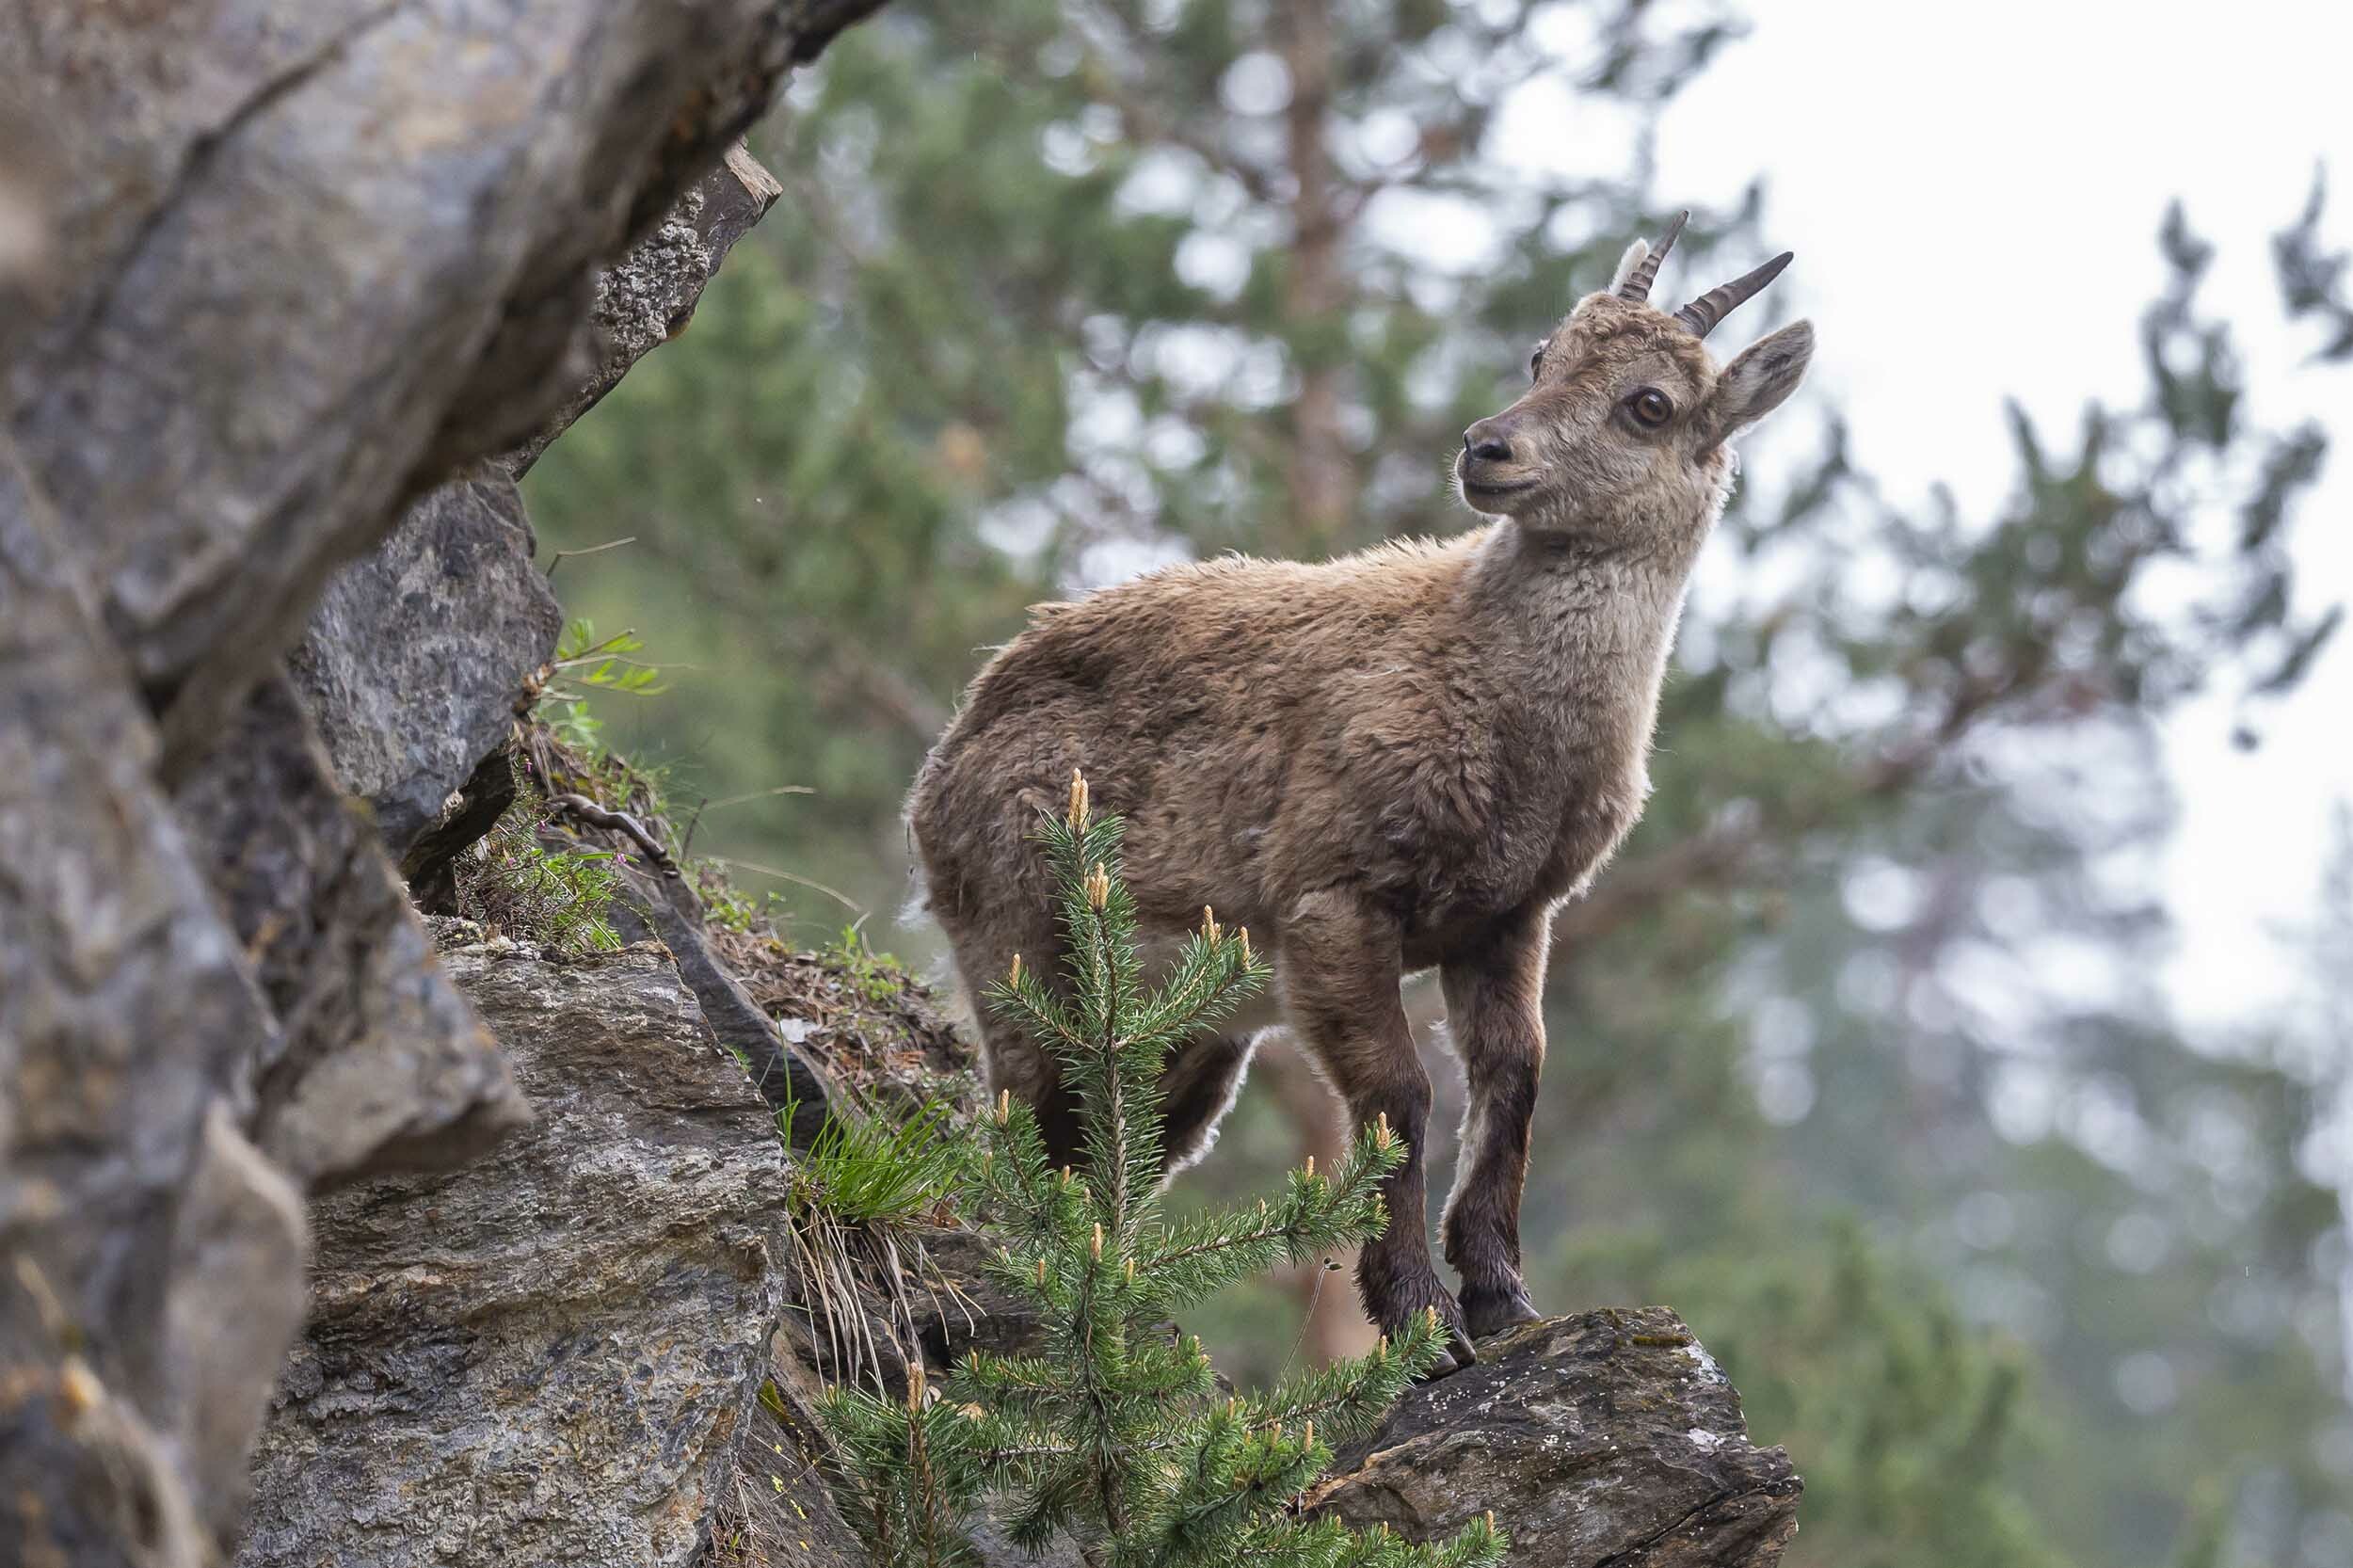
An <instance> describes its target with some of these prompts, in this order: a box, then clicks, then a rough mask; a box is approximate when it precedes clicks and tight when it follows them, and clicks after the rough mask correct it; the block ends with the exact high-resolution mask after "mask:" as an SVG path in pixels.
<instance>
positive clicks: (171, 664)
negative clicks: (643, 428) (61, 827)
mask: <svg viewBox="0 0 2353 1568" xmlns="http://www.w3.org/2000/svg"><path fill="white" fill-rule="evenodd" d="M871 8H872V5H871V3H870V4H864V5H857V6H847V7H845V6H840V5H815V4H810V3H808V0H797V3H794V4H790V5H778V4H776V3H775V0H596V3H593V4H582V3H580V0H515V3H513V4H508V5H501V6H495V7H488V8H486V7H482V6H478V5H474V4H471V3H469V0H416V3H413V4H407V5H383V4H377V3H375V0H300V3H295V0H214V3H212V4H207V5H201V6H180V7H174V6H152V5H141V6H103V7H93V6H88V5H86V4H83V3H82V0H28V3H26V4H23V5H17V6H11V7H9V8H7V9H5V10H0V58H5V59H8V60H11V61H24V62H28V64H29V68H30V69H29V71H28V72H24V73H21V74H20V78H19V79H20V80H21V81H23V82H24V88H23V90H24V91H25V92H26V93H27V94H29V95H30V96H29V99H28V102H27V104H26V105H25V108H24V122H25V123H30V124H37V125H40V126H43V127H48V128H51V131H52V134H51V136H50V137H49V145H47V146H45V147H44V148H43V149H41V151H40V161H41V162H42V164H43V165H44V167H47V166H52V165H54V166H55V174H54V176H53V180H52V184H54V186H55V188H56V190H57V191H58V192H59V193H61V195H60V198H59V200H58V207H59V211H58V212H57V213H56V221H55V226H56V230H57V231H58V232H59V234H60V235H61V239H60V242H59V243H58V244H57V245H56V247H55V248H54V252H55V253H54V254H53V255H52V257H51V261H50V267H49V273H48V276H49V280H50V286H51V291H52V293H53V295H54V299H53V308H52V311H51V312H50V316H49V320H48V321H47V323H46V324H45V325H44V328H43V329H42V330H40V332H38V333H36V334H34V335H33V336H32V337H31V339H30V341H29V342H28V343H26V344H25V345H24V348H23V350H22V351H20V352H18V353H16V354H14V355H13V356H12V362H10V363H9V364H8V365H5V366H0V424H7V425H8V427H9V428H10V429H11V430H12V431H13V433H14V435H15V438H16V440H17V441H18V444H19V446H20V449H21V451H22V454H23V456H24V461H25V463H26V465H27V466H28V468H29V469H30V471H31V472H32V474H33V476H34V478H35V480H36V482H37V483H38V484H40V487H41V488H43V489H44V490H45V491H46V492H47V493H48V495H49V497H50V499H51V500H52V501H53V502H54V503H55V504H56V506H57V508H58V510H59V511H60V513H61V514H62V515H64V516H65V517H67V518H69V519H71V520H73V521H74V522H75V524H76V541H75V542H76V548H77V552H78V553H79V554H80V556H81V560H82V564H83V566H84V568H85V569H86V570H87V571H88V575H89V579H90V582H91V584H93V586H94V588H95V589H96V591H97V593H98V595H99V602H100V603H101V605H102V606H103V608H104V619H105V622H106V624H107V625H108V627H109V628H110V629H111V631H112V632H113V634H114V637H115V639H116V640H117V641H118V642H119V643H120V645H121V646H122V648H124V650H125V652H126V654H127V656H128V657H129V660H130V663H131V665H132V668H133V670H134V673H135V675H136V679H137V680H138V681H139V683H140V685H141V686H142V688H143V689H144V690H145V691H146V692H147V693H148V695H149V696H150V699H151V701H152V702H153V703H154V704H155V706H156V707H157V708H158V710H159V711H160V712H161V715H162V718H163V731H164V738H165V743H166V744H165V761H166V766H167V768H168V769H176V768H178V767H179V766H181V765H182V763H183V761H184V760H192V759H193V758H194V757H195V756H197V755H199V754H200V753H201V751H202V750H203V749H205V747H207V746H208V745H209V744H211V743H212V741H213V740H214V739H216V736H217V734H218V731H219V727H220V726H221V724H222V723H223V722H224V721H225V720H226V718H227V717H228V714H229V712H231V711H232V709H233V708H234V707H235V705H236V703H237V701H238V699H239V697H240V696H242V694H243V692H244V690H245V689H246V687H247V686H248V684H249V683H250V682H251V681H252V680H255V679H256V678H257V677H258V676H259V675H260V674H261V673H262V672H263V671H264V670H265V669H266V668H267V667H268V666H269V664H270V663H271V662H272V661H273V660H275V659H276V658H277V657H278V656H279V655H280V654H281V653H283V652H284V651H285V650H286V648H288V647H289V646H290V645H291V644H292V643H293V641H294V639H295V636H296V633H297V632H298V631H299V629H300V628H301V626H302V624H303V622H304V621H305V620H306V619H307V618H308V616H309V613H310V608H311V604H312V600H313V599H314V598H315V597H316V596H317V594H318V592H319V590H320V589H321V587H322V586H323V585H324V584H325V581H326V578H327V575H328V572H329V571H330V570H331V569H332V568H334V567H335V566H336V565H337V564H338V563H340V562H341V561H342V560H344V559H346V558H348V557H350V556H351V555H353V554H355V553H357V552H360V550H362V549H364V548H366V547H367V546H368V545H370V544H372V543H373V542H374V541H375V540H376V539H377V538H378V537H380V536H382V535H383V533H384V532H385V530H386V528H387V527H389V525H390V524H391V522H392V520H393V518H394V516H395V515H396V513H397V509H398V506H399V504H401V503H402V502H403V501H405V500H407V499H409V498H411V497H413V496H414V495H415V494H416V493H417V492H418V491H420V490H422V489H424V488H426V487H429V486H431V485H433V484H437V483H439V482H440V480H441V479H442V478H443V477H445V476H446V475H447V474H448V473H449V472H451V471H452V470H453V469H454V468H455V467H456V466H457V465H458V464H460V463H463V462H465V461H467V460H469V459H472V458H475V457H483V456H491V455H493V454H496V453H498V452H501V451H504V450H505V449H507V448H509V447H511V446H513V445H514V444H515V443H516V442H517V441H520V440H522V439H523V438H524V437H526V436H527V435H528V434H529V433H530V432H531V431H532V430H534V429H536V427H537V426H538V425H539V424H541V423H542V422H543V421H544V420H545V419H546V418H547V417H548V415H549V414H550V413H551V412H552V411H553V409H554V408H555V407H556V405H557V404H558V403H559V402H560V401H561V400H562V398H563V397H564V396H565V395H567V391H568V388H569V387H570V386H571V385H572V384H573V383H574V382H575V381H576V380H577V378H578V375H579V373H580V372H581V371H582V370H584V368H585V367H587V366H588V365H590V364H592V363H593V362H594V360H596V358H597V356H596V355H595V354H594V353H592V352H591V351H590V350H589V348H588V344H587V341H586V324H585V317H586V314H587V309H588V306H589V304H590V302H591V300H592V298H593V296H594V284H593V275H594V271H595V269H596V267H597V266H598V264H600V263H601V262H603V261H604V260H606V259H608V258H610V257H612V256H614V255H616V253H618V252H619V251H620V250H621V249H622V248H624V243H625V242H626V241H627V240H628V239H630V238H631V237H632V235H634V234H636V233H637V232H640V231H642V230H643V229H645V228H646V227H648V226H649V225H650V224H651V223H652V222H653V220H654V219H655V218H656V217H658V216H660V215H661V214H662V213H663V212H664V211H665V210H666V209H667V208H668V207H669V206H670V204H671V202H672V201H673V200H675V199H676V197H677V196H678V195H679V193H680V192H681V191H682V190H683V189H685V188H686V186H688V185H689V184H692V183H694V182H695V181H696V179H699V178H700V177H701V176H702V174H703V173H705V172H706V171H707V170H708V168H710V167H711V165H712V164H714V163H715V162H716V161H717V160H718V158H719V156H720V154H721V153H722V152H723V151H724V150H725V148H726V147H727V145H728V143H729V142H731V141H732V140H733V139H734V138H735V136H737V135H738V134H739V133H740V132H741V131H742V130H743V128H744V125H745V124H746V123H748V121H749V120H750V119H751V118H752V117H754V116H755V115H757V114H758V113H759V112H760V109H762V108H763V107H764V106H765V105H766V103H767V100H768V97H769V94H770V92H771V90H772V89H773V88H774V86H775V84H776V81H777V79H778V78H779V77H780V76H781V74H782V73H783V72H784V71H785V70H786V69H787V68H788V67H789V65H790V64H791V62H792V60H793V59H794V58H796V57H803V56H806V55H808V54H810V53H814V51H815V48H816V47H817V46H818V45H819V44H821V43H822V42H823V40H824V38H825V37H827V36H829V35H830V33H831V32H832V31H833V30H835V29H836V28H838V27H839V26H840V25H841V24H843V23H845V22H846V21H848V20H850V19H851V18H853V17H855V16H856V15H857V14H860V13H862V12H863V11H864V10H867V9H871Z"/></svg>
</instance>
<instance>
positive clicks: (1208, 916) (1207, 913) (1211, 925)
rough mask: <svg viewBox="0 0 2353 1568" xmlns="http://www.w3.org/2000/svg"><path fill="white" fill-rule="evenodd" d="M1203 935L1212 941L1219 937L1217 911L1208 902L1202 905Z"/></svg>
mask: <svg viewBox="0 0 2353 1568" xmlns="http://www.w3.org/2000/svg"><path fill="white" fill-rule="evenodd" d="M1201 935H1202V936H1207V937H1208V938H1209V940H1210V941H1212V942H1214V941H1216V940H1217V938H1218V929H1217V911H1216V910H1214V909H1212V908H1210V907H1209V905H1208V904H1203V905H1202V906H1201Z"/></svg>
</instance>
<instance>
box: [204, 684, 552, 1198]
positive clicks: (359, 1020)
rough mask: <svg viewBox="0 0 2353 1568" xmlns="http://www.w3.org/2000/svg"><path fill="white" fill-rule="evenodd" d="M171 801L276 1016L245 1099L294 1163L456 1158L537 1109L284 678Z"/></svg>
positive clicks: (309, 1177) (256, 1133) (310, 1180)
mask: <svg viewBox="0 0 2353 1568" xmlns="http://www.w3.org/2000/svg"><path fill="white" fill-rule="evenodd" d="M388 657H392V658H396V656H388ZM174 804H175V805H176V806H177V807H178V808H179V814H180V821H181V823H182V824H183V826H184V828H185V830H186V832H187V833H188V836H189V838H190V839H191V840H192V841H193V843H194V845H195V847H196V848H197V849H198V851H199V852H200V856H201V858H202V861H203V864H204V866H205V869H206V872H207V874H208V875H209V877H210V878H211V881H212V885H213V888H214V891H215V893H216V897H217V899H218V902H219V905H220V909H221V912H222V914H223V916H224V917H225V918H226V919H227V920H228V921H229V924H230V928H231V930H232V933H233V934H234V936H235V939H236V941H237V944H238V946H239V948H240V949H241V950H242V951H243V952H244V953H245V954H246V960H247V963H248V965H249V966H250V967H251V969H252V973H253V979H254V982H255V984H257V985H259V987H260V988H261V992H262V996H263V998H264V1000H265V1001H266V1002H267V1003H268V1005H269V1009H270V1013H271V1016H273V1017H274V1018H275V1019H277V1020H279V1022H280V1027H279V1029H278V1030H276V1031H274V1032H271V1033H269V1034H267V1035H265V1036H263V1037H261V1038H259V1039H257V1040H256V1041H255V1042H254V1047H253V1049H252V1051H251V1053H250V1056H249V1058H248V1061H247V1062H246V1063H245V1064H243V1068H242V1072H241V1074H240V1076H241V1078H242V1079H243V1080H244V1081H243V1083H242V1084H241V1085H240V1089H239V1095H238V1098H239V1100H240V1102H241V1104H242V1106H243V1108H244V1110H245V1119H246V1122H247V1128H248V1132H249V1133H250V1135H251V1136H252V1138H253V1140H254V1141H255V1142H256V1143H258V1144H260V1145H261V1146H262V1148H263V1151H264V1153H266V1154H268V1155H269V1156H270V1158H271V1159H273V1160H276V1161H277V1162H278V1164H279V1166H280V1168H281V1169H282V1170H283V1171H284V1172H285V1173H286V1175H287V1176H290V1177H291V1178H293V1179H294V1180H295V1181H296V1182H297V1183H299V1184H300V1185H302V1186H303V1187H305V1188H308V1189H312V1190H316V1189H321V1188H325V1187H328V1186H331V1185H333V1184H334V1183H336V1182H339V1181H343V1180H347V1179H349V1178H351V1177H353V1176H360V1175H364V1174H367V1173H371V1172H376V1171H383V1170H399V1169H407V1168H417V1167H433V1166H443V1165H454V1164H458V1163H460V1162H462V1161H464V1160H471V1159H472V1158H473V1157H474V1156H475V1155H477V1154H480V1153H481V1152H482V1151H483V1150H485V1149H487V1148H488V1147H490V1146H491V1145H492V1144H496V1143H497V1142H498V1141H499V1140H500V1139H501V1138H503V1137H504V1136H505V1135H506V1134H507V1133H508V1132H510V1131H512V1130H513V1129H514V1128H518V1127H520V1126H521V1125H522V1124H523V1123H524V1122H526V1121H528V1120H529V1119H530V1115H529V1112H528V1111H527V1110H526V1109H525V1108H524V1105H523V1102H522V1099H521V1096H519V1095H518V1094H517V1093H516V1090H515V1085H514V1082H513V1080H511V1079H510V1078H509V1077H508V1075H507V1070H506V1064H505V1062H504V1060H503V1059H502V1058H501V1057H500V1055H499V1052H498V1046H497V1043H496V1042H495V1041H493V1040H492V1039H491V1038H490V1036H489V1035H488V1033H487V1032H484V1030H483V1028H482V1026H481V1025H480V1024H478V1023H477V1022H475V1020H474V1016H473V1013H472V1009H470V1008H469V1007H468V1006H467V1004H466V1000H465V998H464V997H463V996H461V995H460V994H459V993H458V990H457V988H456V986H455V985H454V984H451V983H450V980H449V978H448V977H447V976H446V975H444V974H443V973H442V972H441V971H440V968H438V967H437V966H436V965H435V964H434V962H433V950H432V944H431V943H430V942H429V941H428V940H427V939H426V937H425V934H424V926H423V925H421V924H420V923H419V922H418V920H417V915H416V911H415V910H414V909H413V908H411V907H410V905H409V903H408V889H407V888H404V887H403V886H402V885H401V881H400V879H399V878H398V877H397V876H395V875H394V874H393V872H392V866H391V865H390V864H388V863H387V862H386V860H385V858H384V854H383V851H382V850H381V849H380V848H378V846H377V844H376V834H375V832H374V831H373V829H372V827H371V825H370V822H369V818H368V814H367V812H366V811H365V810H364V808H361V807H360V806H358V805H356V804H355V803H354V802H352V801H351V800H349V799H348V798H347V797H346V796H345V795H344V792H343V790H342V789H341V788H340V787H339V786H338V784H337V782H336V779H335V776H334V774H333V773H332V771H331V770H330V769H329V768H328V761H327V758H326V755H325V752H324V751H323V749H322V748H321V745H320V744H319V741H318V738H317V736H316V735H315V734H313V733H312V728H311V723H310V720H309V719H308V718H307V717H305V716H304V713H303V711H302V709H301V707H300V706H299V704H298V703H297V702H296V697H295V694H294V692H293V690H292V689H291V688H290V687H289V686H288V685H287V683H286V681H285V680H284V678H283V677H280V676H272V677H271V678H270V679H268V680H264V682H263V683H262V684H261V685H260V686H259V687H258V688H256V689H255V691H254V693H253V695H252V696H250V697H249V698H248V701H247V703H246V706H245V708H244V710H243V712H240V713H239V714H238V716H237V720H236V723H235V725H234V727H233V728H232V731H231V733H230V735H229V736H228V738H227V742H226V744H222V745H219V746H216V747H215V748H214V749H213V750H212V751H211V752H210V753H209V754H208V755H207V756H206V757H205V758H204V759H203V760H201V761H200V762H199V763H197V764H196V767H195V769H194V770H193V772H191V773H190V774H189V776H187V777H185V778H184V779H183V780H182V781H181V784H180V788H179V789H178V791H177V792H176V793H175V795H174Z"/></svg>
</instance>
